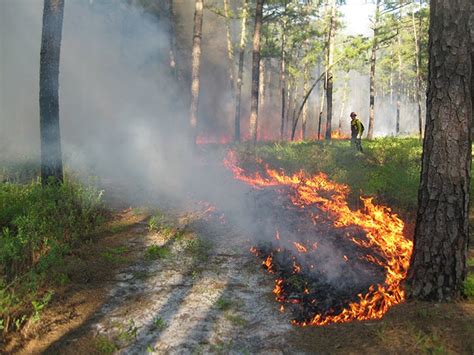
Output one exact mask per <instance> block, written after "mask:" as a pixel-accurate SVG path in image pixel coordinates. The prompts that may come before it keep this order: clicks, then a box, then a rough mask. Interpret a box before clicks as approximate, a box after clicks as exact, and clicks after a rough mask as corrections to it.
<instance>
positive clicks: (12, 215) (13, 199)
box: [0, 172, 104, 331]
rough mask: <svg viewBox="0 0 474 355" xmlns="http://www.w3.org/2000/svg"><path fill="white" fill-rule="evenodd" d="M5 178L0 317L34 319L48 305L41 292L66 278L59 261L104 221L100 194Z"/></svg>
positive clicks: (0, 194)
mask: <svg viewBox="0 0 474 355" xmlns="http://www.w3.org/2000/svg"><path fill="white" fill-rule="evenodd" d="M9 174H10V175H9V176H10V177H9V178H8V179H5V178H3V179H4V180H7V182H2V183H0V319H3V320H5V319H7V318H8V317H10V318H12V319H22V317H23V316H24V315H25V314H28V316H30V315H33V317H34V318H37V317H39V313H40V312H41V310H42V309H43V308H44V306H45V305H46V304H47V303H48V302H49V299H48V300H47V302H46V301H45V299H44V297H45V296H44V295H45V293H44V292H45V291H44V289H45V288H48V287H49V286H50V285H52V284H64V283H66V282H67V280H68V277H67V275H65V274H64V271H63V270H64V269H65V265H64V263H65V261H64V257H65V256H66V255H67V254H71V252H72V251H73V250H74V248H76V247H77V246H78V245H80V244H81V243H84V242H87V241H89V240H90V239H91V237H92V235H93V234H94V233H96V232H97V231H98V230H99V227H100V225H101V224H102V223H103V221H104V213H103V212H104V208H103V205H102V203H101V197H102V192H101V191H99V190H98V189H97V188H95V187H94V186H92V185H91V186H86V185H82V184H79V183H76V182H74V181H71V180H70V179H68V178H66V179H65V182H64V183H63V184H61V185H56V186H53V185H51V186H46V187H42V186H41V184H40V183H39V182H38V181H33V182H29V183H19V182H11V181H14V180H15V179H14V178H13V177H11V176H13V175H14V174H13V173H11V172H10V173H9ZM22 174H26V175H28V174H29V173H28V172H26V173H18V174H17V175H18V176H20V175H21V176H22ZM40 290H42V291H40ZM25 312H26V313H25ZM10 324H12V322H10ZM11 329H12V327H11V326H10V329H4V331H9V330H11Z"/></svg>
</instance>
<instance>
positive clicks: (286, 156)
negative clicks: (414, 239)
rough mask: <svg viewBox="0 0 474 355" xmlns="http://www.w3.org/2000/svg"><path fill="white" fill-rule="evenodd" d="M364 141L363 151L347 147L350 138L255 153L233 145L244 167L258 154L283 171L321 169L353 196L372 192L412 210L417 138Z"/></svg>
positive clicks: (274, 147)
mask: <svg viewBox="0 0 474 355" xmlns="http://www.w3.org/2000/svg"><path fill="white" fill-rule="evenodd" d="M363 145H364V153H363V154H360V153H356V152H355V151H354V150H353V149H351V147H350V142H349V141H333V142H332V144H326V143H324V142H302V143H273V144H263V145H259V146H257V148H256V150H255V152H254V151H253V150H252V149H249V148H248V147H245V146H241V147H240V148H238V149H239V156H240V159H241V161H242V163H243V164H247V165H248V166H252V164H254V163H253V162H254V159H255V157H258V158H262V159H263V160H264V161H265V162H268V163H269V165H270V166H271V167H274V168H283V169H284V170H285V171H286V172H287V173H294V172H298V171H299V170H304V171H306V172H307V173H309V174H312V173H316V172H323V173H326V174H327V175H328V176H329V178H331V179H333V180H334V181H337V182H339V183H343V184H347V185H349V186H350V187H351V190H352V197H356V196H357V197H358V196H359V195H361V194H362V195H373V196H377V198H379V199H380V200H381V201H384V202H387V203H390V204H391V205H395V206H397V207H399V208H401V209H403V210H408V211H409V210H414V209H415V208H416V204H417V195H418V193H417V191H418V184H419V175H420V160H421V151H422V147H421V143H420V142H419V140H418V139H415V138H403V139H401V138H380V139H374V140H372V141H367V140H364V142H363Z"/></svg>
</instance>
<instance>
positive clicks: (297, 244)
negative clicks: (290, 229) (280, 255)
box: [293, 242, 308, 253]
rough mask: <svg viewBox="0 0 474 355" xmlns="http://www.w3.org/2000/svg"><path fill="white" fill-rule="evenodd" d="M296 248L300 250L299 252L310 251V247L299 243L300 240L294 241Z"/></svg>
mask: <svg viewBox="0 0 474 355" xmlns="http://www.w3.org/2000/svg"><path fill="white" fill-rule="evenodd" d="M293 244H294V246H295V248H296V250H298V252H300V253H307V252H308V249H306V247H305V246H304V245H303V244H301V243H298V242H293Z"/></svg>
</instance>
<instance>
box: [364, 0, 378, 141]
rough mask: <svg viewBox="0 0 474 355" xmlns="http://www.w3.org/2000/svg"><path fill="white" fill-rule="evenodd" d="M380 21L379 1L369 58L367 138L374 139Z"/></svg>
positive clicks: (376, 8)
mask: <svg viewBox="0 0 474 355" xmlns="http://www.w3.org/2000/svg"><path fill="white" fill-rule="evenodd" d="M379 19H380V0H377V3H376V7H375V19H374V38H373V44H372V54H371V56H370V98H369V129H368V131H367V138H369V139H372V138H374V124H375V66H376V64H377V48H378V32H379V28H378V26H379Z"/></svg>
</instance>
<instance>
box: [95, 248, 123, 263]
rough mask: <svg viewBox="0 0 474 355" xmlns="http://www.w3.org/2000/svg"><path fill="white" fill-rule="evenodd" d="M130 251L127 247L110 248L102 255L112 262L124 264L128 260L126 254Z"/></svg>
mask: <svg viewBox="0 0 474 355" xmlns="http://www.w3.org/2000/svg"><path fill="white" fill-rule="evenodd" d="M126 253H128V248H127V247H116V248H108V249H107V250H105V251H104V252H102V253H101V256H102V257H103V258H104V259H105V260H107V262H109V263H111V264H122V263H124V262H127V260H128V259H127V258H126V257H125V256H124V254H126Z"/></svg>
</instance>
